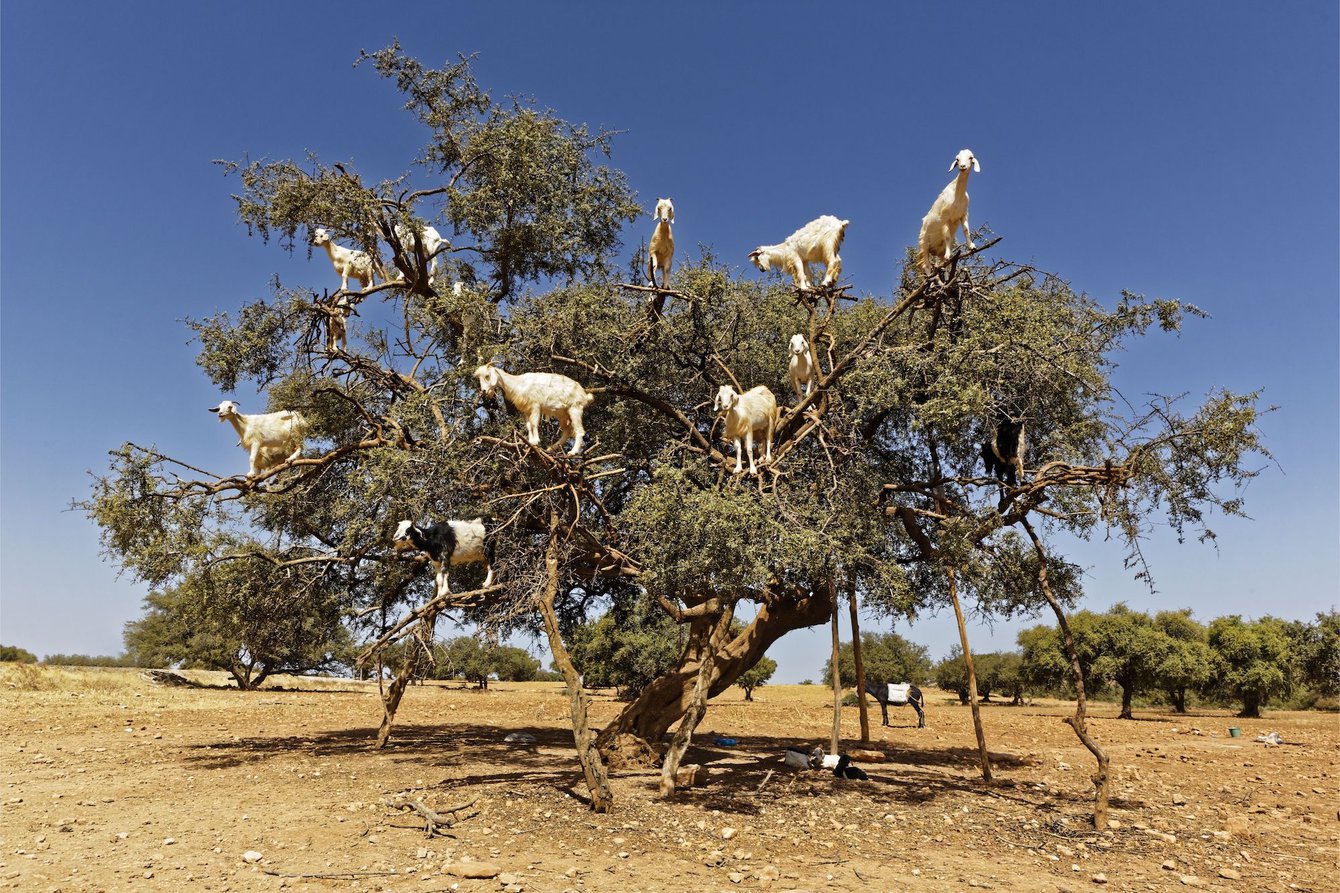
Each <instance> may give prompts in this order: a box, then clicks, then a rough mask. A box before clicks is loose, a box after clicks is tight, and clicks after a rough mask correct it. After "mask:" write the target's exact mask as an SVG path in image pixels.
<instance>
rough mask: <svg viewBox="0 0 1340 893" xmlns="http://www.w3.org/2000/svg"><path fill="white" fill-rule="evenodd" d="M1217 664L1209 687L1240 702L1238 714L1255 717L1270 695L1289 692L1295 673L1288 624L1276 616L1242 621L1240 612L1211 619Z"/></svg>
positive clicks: (1210, 638) (1212, 644)
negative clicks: (1240, 710) (1240, 707)
mask: <svg viewBox="0 0 1340 893" xmlns="http://www.w3.org/2000/svg"><path fill="white" fill-rule="evenodd" d="M1209 644H1210V648H1211V649H1212V650H1213V651H1214V654H1215V659H1216V668H1215V673H1214V676H1213V679H1212V681H1211V683H1210V690H1211V691H1213V692H1216V693H1218V694H1219V695H1221V696H1224V697H1231V698H1233V699H1235V700H1237V701H1240V702H1241V703H1242V712H1241V713H1239V714H1238V715H1239V716H1242V717H1256V716H1260V715H1261V708H1262V707H1263V706H1264V705H1265V704H1267V703H1269V702H1270V700H1271V699H1272V698H1276V697H1280V696H1282V695H1286V694H1288V693H1289V692H1290V691H1291V690H1292V689H1293V685H1294V682H1295V677H1296V669H1295V666H1294V661H1293V653H1292V646H1293V644H1294V643H1293V640H1292V639H1291V638H1290V636H1289V624H1288V623H1286V622H1285V621H1283V620H1280V619H1279V618H1277V617H1270V616H1266V617H1262V618H1261V619H1259V620H1255V621H1245V620H1243V619H1242V617H1241V615H1238V614H1233V615H1230V616H1228V617H1217V618H1215V619H1214V620H1212V621H1211V622H1210V630H1209Z"/></svg>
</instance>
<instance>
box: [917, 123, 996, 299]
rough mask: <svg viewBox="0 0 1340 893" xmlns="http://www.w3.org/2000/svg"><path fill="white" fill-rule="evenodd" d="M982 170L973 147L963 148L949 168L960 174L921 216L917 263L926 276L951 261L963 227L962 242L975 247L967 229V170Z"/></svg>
mask: <svg viewBox="0 0 1340 893" xmlns="http://www.w3.org/2000/svg"><path fill="white" fill-rule="evenodd" d="M969 168H971V169H972V170H974V171H978V172H981V170H982V166H981V165H980V164H978V163H977V157H976V156H975V155H973V154H972V151H971V150H970V149H963V150H962V151H960V152H959V153H958V155H957V156H956V157H955V158H954V162H953V164H951V165H949V170H950V171H954V170H957V171H958V175H957V176H956V177H954V179H953V180H951V181H950V182H949V185H948V186H946V187H945V188H944V189H942V190H941V191H940V194H939V195H938V196H936V197H935V202H934V203H933V204H932V205H931V209H930V210H929V211H928V212H926V216H925V217H923V218H921V235H920V237H918V239H917V265H918V266H920V267H921V272H922V274H923V275H926V276H929V275H930V274H931V269H932V268H933V266H935V265H938V264H941V263H948V262H949V259H950V258H951V257H953V256H954V240H955V237H956V234H957V233H958V229H959V227H963V241H964V242H966V243H967V245H968V248H969V249H972V248H976V247H977V246H976V245H974V244H973V241H972V233H971V232H970V231H969V229H968V170H969Z"/></svg>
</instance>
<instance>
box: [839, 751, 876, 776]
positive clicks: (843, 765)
mask: <svg viewBox="0 0 1340 893" xmlns="http://www.w3.org/2000/svg"><path fill="white" fill-rule="evenodd" d="M850 763H851V757H849V756H847V755H846V754H845V753H844V754H843V755H842V756H841V757H839V758H838V763H837V765H836V766H834V767H833V776H834V777H835V778H850V779H852V780H853V781H869V780H870V776H869V775H866V774H865V770H864V769H862V768H861V767H860V766H852V765H849V764H850Z"/></svg>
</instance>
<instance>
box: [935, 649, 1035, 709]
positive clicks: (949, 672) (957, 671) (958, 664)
mask: <svg viewBox="0 0 1340 893" xmlns="http://www.w3.org/2000/svg"><path fill="white" fill-rule="evenodd" d="M972 667H973V670H974V672H975V673H976V676H977V696H978V697H979V698H981V699H982V700H983V701H990V700H991V695H992V694H993V693H996V694H1003V695H1007V696H1008V697H1009V698H1010V701H1011V703H1014V704H1020V703H1023V698H1024V692H1025V691H1026V690H1028V689H1029V688H1030V680H1028V679H1026V678H1025V676H1024V667H1023V656H1022V655H1020V654H1019V653H1017V652H1013V651H987V652H983V653H981V654H974V655H973V656H972ZM933 673H934V679H935V684H936V685H937V686H939V688H940V689H942V690H944V691H952V692H954V693H955V694H957V695H958V696H959V700H960V701H961V702H962V703H964V704H966V703H968V664H967V662H966V661H964V659H963V649H961V648H959V647H958V646H957V645H955V646H954V647H953V648H951V649H950V651H949V654H948V655H947V656H946V657H945V658H944V659H943V660H941V661H940V662H938V663H937V664H936V665H935V667H934V668H933Z"/></svg>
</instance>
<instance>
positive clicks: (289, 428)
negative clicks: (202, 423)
mask: <svg viewBox="0 0 1340 893" xmlns="http://www.w3.org/2000/svg"><path fill="white" fill-rule="evenodd" d="M209 411H210V412H214V413H218V415H219V421H220V422H232V423H233V428H234V429H235V430H236V431H237V436H238V438H239V440H240V444H239V445H240V446H241V447H242V449H244V450H246V451H247V453H248V455H249V456H250V459H251V462H250V466H249V468H248V469H247V476H248V477H255V476H256V475H258V474H260V473H261V472H263V471H267V470H269V469H271V468H274V467H275V466H276V465H282V464H284V463H285V462H292V461H293V460H294V459H296V458H298V457H299V456H301V455H302V441H303V435H304V434H305V433H306V431H307V419H305V418H303V416H302V414H301V413H298V412H294V411H293V410H291V409H283V410H280V411H279V412H266V413H258V414H256V415H243V414H242V413H240V412H238V411H237V403H235V402H234V401H232V400H224V401H223V402H222V403H220V404H219V405H218V406H211V407H210V408H209Z"/></svg>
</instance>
